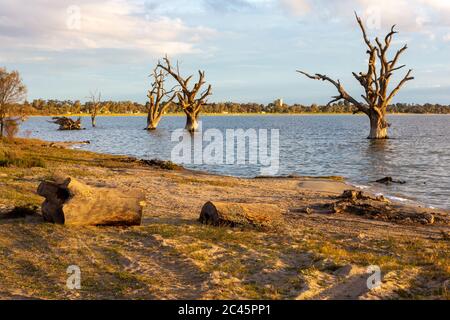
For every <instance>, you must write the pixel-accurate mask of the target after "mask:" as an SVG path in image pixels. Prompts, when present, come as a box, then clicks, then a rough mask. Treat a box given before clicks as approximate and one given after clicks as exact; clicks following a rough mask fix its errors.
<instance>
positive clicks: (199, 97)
mask: <svg viewBox="0 0 450 320" xmlns="http://www.w3.org/2000/svg"><path fill="white" fill-rule="evenodd" d="M158 67H159V68H161V69H163V70H165V71H166V72H167V73H168V74H170V75H171V76H172V77H173V78H174V79H175V80H176V82H177V83H178V84H179V85H180V91H179V92H177V98H178V103H179V104H180V106H181V108H182V109H183V111H184V113H185V114H186V130H188V131H189V132H194V131H196V130H197V128H198V116H199V114H200V111H201V109H202V107H203V105H204V104H205V103H206V99H207V98H208V96H210V95H211V85H208V87H207V89H206V90H204V91H203V92H200V90H201V88H202V87H203V85H204V84H205V83H206V82H205V72H204V71H200V70H199V71H198V74H199V79H198V81H197V83H195V84H194V86H193V87H192V88H189V82H190V80H191V79H192V78H193V76H192V75H191V76H189V77H187V78H183V77H182V76H181V75H180V70H179V67H178V64H177V68H176V70H174V69H173V68H172V66H171V64H170V61H169V58H167V56H166V57H165V58H164V59H163V62H158Z"/></svg>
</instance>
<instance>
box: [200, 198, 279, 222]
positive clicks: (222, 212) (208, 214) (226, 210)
mask: <svg viewBox="0 0 450 320" xmlns="http://www.w3.org/2000/svg"><path fill="white" fill-rule="evenodd" d="M199 221H200V222H201V223H203V224H208V225H214V226H243V225H251V226H256V227H275V226H277V225H279V224H280V223H281V222H282V215H281V210H280V208H278V207H277V206H275V205H272V204H263V203H232V202H217V201H214V202H211V201H208V202H207V203H205V205H204V206H203V208H202V211H201V213H200V218H199Z"/></svg>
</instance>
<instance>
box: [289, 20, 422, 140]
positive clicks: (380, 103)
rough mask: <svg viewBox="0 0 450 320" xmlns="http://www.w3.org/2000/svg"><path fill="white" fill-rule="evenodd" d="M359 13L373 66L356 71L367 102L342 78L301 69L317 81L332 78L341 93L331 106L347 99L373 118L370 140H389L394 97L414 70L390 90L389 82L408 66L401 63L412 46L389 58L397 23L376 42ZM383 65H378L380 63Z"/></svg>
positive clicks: (334, 98)
mask: <svg viewBox="0 0 450 320" xmlns="http://www.w3.org/2000/svg"><path fill="white" fill-rule="evenodd" d="M355 15H356V20H357V21H358V24H359V26H360V28H361V31H362V34H363V38H364V42H365V43H366V45H367V47H368V50H367V54H368V55H369V63H368V64H369V66H368V70H367V72H360V73H358V74H356V73H355V72H353V76H354V77H355V78H356V80H358V82H359V83H360V84H361V86H362V87H363V88H364V91H365V93H364V94H363V95H361V96H362V98H363V99H364V101H363V102H359V101H357V100H356V99H354V98H353V97H352V96H350V94H348V93H347V91H346V90H345V89H344V87H343V86H342V84H341V82H340V81H339V80H337V81H336V80H333V79H331V78H329V77H328V76H326V75H323V74H319V73H316V74H315V75H310V74H308V73H306V72H303V71H298V72H300V73H302V74H304V75H305V76H307V77H308V78H311V79H314V80H322V81H328V82H330V83H331V84H333V85H334V86H335V87H336V89H337V90H338V92H339V95H338V96H335V97H333V100H331V101H330V102H329V103H328V105H330V104H332V103H334V102H337V101H339V100H345V101H348V102H349V103H351V104H352V105H353V106H355V108H356V110H355V113H357V112H363V113H365V114H366V115H367V116H368V117H369V119H370V134H369V137H368V138H369V139H386V138H387V131H388V127H389V124H388V123H387V121H386V109H387V107H388V106H389V104H390V103H391V101H392V98H394V96H395V95H396V94H397V93H398V92H399V90H400V89H401V88H402V86H403V85H404V84H405V83H406V82H408V81H410V80H413V79H414V77H411V72H412V70H411V69H410V70H409V71H408V72H407V73H406V75H405V76H404V77H403V79H402V80H401V81H400V82H399V84H398V85H397V86H396V87H395V88H394V89H393V90H392V91H391V92H389V82H390V80H391V77H392V75H393V73H394V72H395V71H397V70H399V69H402V68H404V67H405V65H400V66H397V63H398V60H399V58H400V56H401V55H402V53H403V52H405V51H406V49H407V48H408V47H407V45H405V46H403V47H402V48H401V49H400V50H398V51H397V53H396V54H395V55H394V57H393V58H392V59H389V58H388V50H389V48H390V45H391V42H392V38H393V37H394V35H395V34H396V33H398V32H397V31H395V25H394V26H392V28H391V31H390V32H389V33H388V34H387V35H386V37H385V38H384V41H381V40H380V39H379V38H376V39H375V43H376V44H373V43H372V42H371V41H370V40H369V38H368V37H367V33H366V30H365V28H364V24H363V22H362V20H361V19H360V18H359V17H358V15H357V14H356V13H355ZM378 63H379V64H380V67H377V64H378Z"/></svg>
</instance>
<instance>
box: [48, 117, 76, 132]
mask: <svg viewBox="0 0 450 320" xmlns="http://www.w3.org/2000/svg"><path fill="white" fill-rule="evenodd" d="M52 120H53V121H52V122H53V123H56V124H58V125H59V130H82V128H81V118H78V119H77V120H73V119H70V118H67V117H53V118H52Z"/></svg>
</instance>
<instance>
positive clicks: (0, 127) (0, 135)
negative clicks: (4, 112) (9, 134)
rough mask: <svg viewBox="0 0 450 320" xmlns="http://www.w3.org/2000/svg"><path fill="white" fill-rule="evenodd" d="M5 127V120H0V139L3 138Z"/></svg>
mask: <svg viewBox="0 0 450 320" xmlns="http://www.w3.org/2000/svg"><path fill="white" fill-rule="evenodd" d="M4 127H5V120H4V119H3V118H1V119H0V138H3V131H4V130H5V129H4Z"/></svg>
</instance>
